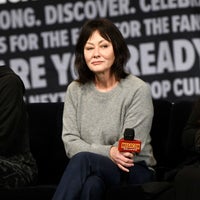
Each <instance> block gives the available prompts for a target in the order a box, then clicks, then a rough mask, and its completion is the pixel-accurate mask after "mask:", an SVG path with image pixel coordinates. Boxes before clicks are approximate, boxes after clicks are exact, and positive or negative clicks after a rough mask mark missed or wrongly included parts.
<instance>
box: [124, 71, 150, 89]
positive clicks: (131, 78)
mask: <svg viewBox="0 0 200 200" xmlns="http://www.w3.org/2000/svg"><path fill="white" fill-rule="evenodd" d="M124 82H125V84H127V85H130V86H135V87H136V86H137V87H142V86H146V85H147V83H146V82H145V81H144V80H142V79H141V78H139V77H137V76H135V75H133V74H129V75H128V76H127V77H126V78H125V80H124Z"/></svg>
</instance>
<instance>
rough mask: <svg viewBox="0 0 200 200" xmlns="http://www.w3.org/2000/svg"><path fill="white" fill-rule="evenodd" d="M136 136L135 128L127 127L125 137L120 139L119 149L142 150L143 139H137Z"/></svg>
mask: <svg viewBox="0 0 200 200" xmlns="http://www.w3.org/2000/svg"><path fill="white" fill-rule="evenodd" d="M134 137H135V131H134V129H132V128H127V129H125V131H124V138H122V139H120V140H119V144H118V150H119V151H122V152H131V153H139V152H140V151H141V141H140V140H135V139H134Z"/></svg>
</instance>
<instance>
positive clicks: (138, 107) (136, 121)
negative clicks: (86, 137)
mask: <svg viewBox="0 0 200 200" xmlns="http://www.w3.org/2000/svg"><path fill="white" fill-rule="evenodd" d="M152 119H153V104H152V98H151V92H150V88H149V86H148V85H143V86H142V87H140V88H139V89H138V90H137V92H136V93H135V95H134V96H133V99H132V103H131V104H130V106H129V108H128V109H127V113H126V120H125V124H124V129H126V128H134V130H135V139H137V140H140V141H141V143H142V147H141V151H142V150H143V149H144V147H145V146H146V145H147V144H148V143H150V135H149V133H150V130H151V125H152ZM117 144H118V142H117V143H116V144H115V145H114V146H113V147H112V148H111V149H110V156H111V159H112V160H113V161H114V162H115V163H116V164H117V166H118V167H119V168H120V169H121V170H123V171H126V172H128V171H129V170H128V168H129V167H131V166H133V165H134V156H133V155H132V153H129V152H119V151H118V148H117Z"/></svg>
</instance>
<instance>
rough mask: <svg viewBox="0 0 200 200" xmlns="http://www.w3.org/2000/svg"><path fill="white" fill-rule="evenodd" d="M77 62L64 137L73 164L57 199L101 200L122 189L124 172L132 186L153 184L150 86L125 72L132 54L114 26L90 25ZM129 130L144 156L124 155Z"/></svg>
mask: <svg viewBox="0 0 200 200" xmlns="http://www.w3.org/2000/svg"><path fill="white" fill-rule="evenodd" d="M75 56H76V58H75V66H76V69H77V71H78V79H77V80H75V81H73V82H72V83H71V84H70V85H69V86H68V89H67V92H66V96H65V105H64V113H63V132H62V139H63V142H64V146H65V150H66V154H67V156H68V157H69V158H71V159H70V163H69V164H68V166H67V168H66V170H65V172H64V174H63V176H62V179H61V181H60V183H59V185H58V187H57V190H56V193H55V194H54V198H53V199H54V200H61V199H62V200H64V199H65V200H71V199H84V200H89V199H95V200H98V199H103V195H104V193H105V189H106V188H107V186H110V185H118V184H120V181H121V178H122V172H123V173H129V177H128V180H127V182H128V183H131V184H137V183H143V182H146V181H150V180H151V179H152V178H153V174H154V172H153V170H152V169H151V167H152V166H153V165H155V163H156V161H155V159H154V156H153V153H152V147H151V145H150V141H151V139H150V135H149V132H150V129H151V124H152V117H153V106H152V99H151V93H150V89H149V87H148V85H147V84H145V83H144V82H143V81H142V80H140V79H139V78H137V77H135V76H133V75H129V74H127V73H126V72H125V71H124V66H125V64H126V63H127V61H128V59H129V56H130V53H129V50H128V47H127V45H126V43H125V40H124V39H123V37H122V35H121V33H120V31H119V30H118V29H117V28H116V26H115V25H114V24H113V23H111V22H110V21H109V20H107V19H97V20H91V21H88V22H86V23H85V24H84V26H83V27H82V30H81V33H80V36H79V39H78V42H77V45H76V50H75ZM126 128H132V129H134V130H135V139H138V140H141V142H142V150H141V152H140V153H139V154H135V155H134V154H133V153H130V152H119V150H118V141H119V139H120V138H122V137H123V132H124V130H125V129H126Z"/></svg>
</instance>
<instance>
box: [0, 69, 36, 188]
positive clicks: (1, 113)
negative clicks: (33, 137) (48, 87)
mask: <svg viewBox="0 0 200 200" xmlns="http://www.w3.org/2000/svg"><path fill="white" fill-rule="evenodd" d="M24 92H25V87H24V84H23V82H22V80H21V79H20V78H19V76H17V75H16V74H15V73H14V72H13V71H12V70H11V69H10V68H9V67H6V66H0V188H16V187H21V186H26V185H30V184H32V183H34V181H35V180H36V177H37V166H36V162H35V160H34V158H33V156H32V154H31V152H30V147H29V133H28V126H27V125H28V124H27V122H28V121H27V120H28V118H27V117H28V116H27V112H26V106H25V103H24V100H23V95H24Z"/></svg>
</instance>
